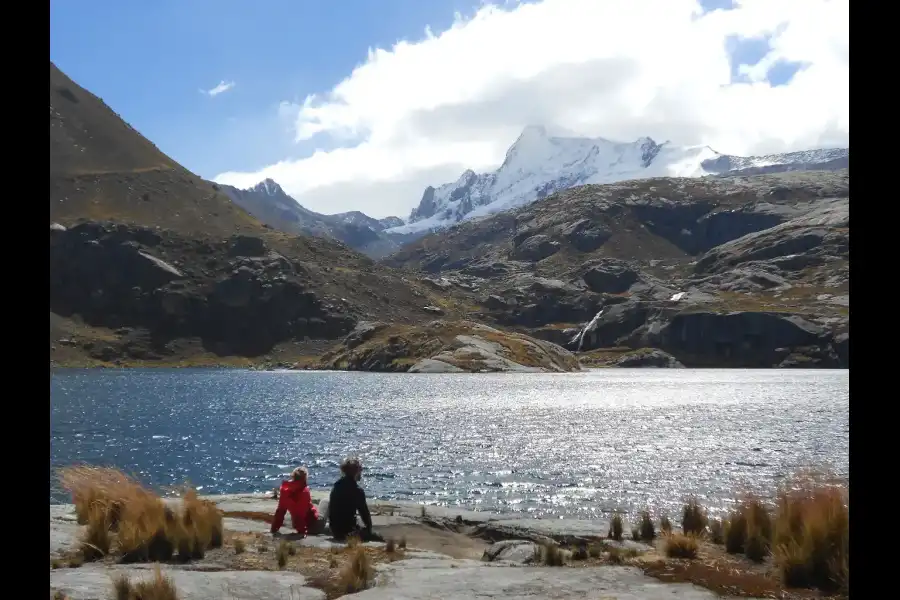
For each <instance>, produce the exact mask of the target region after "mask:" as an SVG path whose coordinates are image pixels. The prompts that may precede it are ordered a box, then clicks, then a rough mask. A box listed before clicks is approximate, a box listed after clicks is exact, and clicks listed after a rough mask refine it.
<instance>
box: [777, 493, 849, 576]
mask: <svg viewBox="0 0 900 600" xmlns="http://www.w3.org/2000/svg"><path fill="white" fill-rule="evenodd" d="M774 529H775V533H774V540H773V544H774V554H775V561H776V564H777V565H778V569H779V571H780V573H781V578H782V580H783V582H784V584H785V585H786V586H788V587H802V588H818V589H820V590H823V591H828V592H831V591H844V592H846V591H848V590H849V586H850V503H849V497H848V493H847V489H846V488H843V487H840V486H836V485H833V484H830V483H828V482H826V481H824V480H821V479H816V478H808V479H807V480H805V481H801V482H800V483H799V485H797V486H795V487H794V488H793V489H785V490H783V491H782V492H781V493H780V494H779V496H778V498H777V503H776V508H775V527H774Z"/></svg>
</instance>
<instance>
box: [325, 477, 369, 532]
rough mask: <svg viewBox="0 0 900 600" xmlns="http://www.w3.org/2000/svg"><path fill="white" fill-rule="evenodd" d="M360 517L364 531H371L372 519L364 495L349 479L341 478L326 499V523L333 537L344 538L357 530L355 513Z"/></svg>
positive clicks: (353, 481) (352, 480)
mask: <svg viewBox="0 0 900 600" xmlns="http://www.w3.org/2000/svg"><path fill="white" fill-rule="evenodd" d="M357 512H359V516H360V517H362V520H363V525H365V528H366V531H369V532H371V531H372V517H371V515H369V506H368V505H367V504H366V493H365V492H364V491H363V489H362V488H361V487H359V485H357V483H356V481H355V480H354V479H353V478H351V477H341V478H340V479H339V480H338V481H337V483H335V484H334V487H333V488H331V496H329V498H328V522H329V523H330V524H331V533H332V535H334V536H335V537H344V536H347V535H348V534H350V533H353V532H354V531H356V530H357V524H356V513H357Z"/></svg>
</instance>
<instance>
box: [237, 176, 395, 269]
mask: <svg viewBox="0 0 900 600" xmlns="http://www.w3.org/2000/svg"><path fill="white" fill-rule="evenodd" d="M219 187H220V189H221V190H222V191H223V192H224V193H225V194H226V195H227V196H228V197H229V198H230V199H231V200H232V201H233V202H234V203H235V204H237V205H238V206H240V207H241V208H243V209H244V210H246V211H247V212H248V213H250V214H251V215H253V216H255V217H256V218H258V219H259V220H261V221H262V222H263V223H266V224H267V225H269V226H271V227H273V228H275V229H278V230H280V231H284V232H287V233H299V234H305V235H312V236H316V237H325V238H332V239H336V240H339V241H341V242H343V243H344V244H347V245H348V246H350V247H351V248H353V249H354V250H358V251H360V252H363V253H364V254H366V255H368V256H369V257H371V258H380V257H382V256H386V255H388V254H390V253H391V252H394V251H396V250H398V249H399V248H400V245H399V244H398V243H397V242H396V241H394V240H392V239H390V238H389V237H388V236H385V235H382V232H383V231H384V230H385V229H387V228H388V227H394V226H397V225H398V224H402V223H403V221H402V220H401V219H399V218H398V217H393V216H391V217H385V218H384V219H376V218H374V217H370V216H369V215H367V214H365V213H363V212H361V211H358V210H354V211H348V212H343V213H336V214H333V215H325V214H322V213H317V212H315V211H312V210H309V209H308V208H306V207H305V206H303V205H302V204H300V203H299V202H298V201H297V200H296V199H295V198H293V197H292V196H290V195H288V193H287V192H285V191H284V188H282V187H281V186H280V185H279V184H278V183H277V182H276V181H275V180H273V179H271V178H266V179H264V180H263V181H261V182H259V183H257V184H256V185H254V186H253V187H250V188H245V189H240V188H237V187H234V186H231V185H220V186H219Z"/></svg>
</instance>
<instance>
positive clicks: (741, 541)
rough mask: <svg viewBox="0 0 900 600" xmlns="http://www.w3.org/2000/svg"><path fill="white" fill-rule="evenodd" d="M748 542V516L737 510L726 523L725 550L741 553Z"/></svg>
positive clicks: (731, 552) (730, 552)
mask: <svg viewBox="0 0 900 600" xmlns="http://www.w3.org/2000/svg"><path fill="white" fill-rule="evenodd" d="M746 542H747V516H746V515H745V514H744V513H743V512H741V511H736V512H734V513H732V514H731V517H729V519H728V521H726V523H725V551H726V552H728V553H729V554H740V553H741V552H743V551H744V545H745V544H746Z"/></svg>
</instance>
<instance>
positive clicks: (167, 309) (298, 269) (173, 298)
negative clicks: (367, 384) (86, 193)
mask: <svg viewBox="0 0 900 600" xmlns="http://www.w3.org/2000/svg"><path fill="white" fill-rule="evenodd" d="M167 242H168V244H170V245H171V244H180V245H181V252H180V256H182V257H188V259H189V260H180V261H179V262H182V263H184V264H183V266H182V265H176V264H172V263H170V262H168V261H166V260H163V259H162V258H161V257H159V256H157V255H156V251H157V248H158V247H160V246H161V245H162V243H163V240H162V236H161V234H159V233H157V232H156V231H153V230H151V229H147V228H142V227H136V226H128V225H102V224H98V223H85V224H80V225H76V226H74V227H71V228H69V229H66V230H60V229H54V228H53V227H51V239H50V305H51V311H53V312H55V313H57V314H60V315H73V314H77V315H80V316H81V317H82V318H83V319H84V320H85V321H86V322H88V323H90V324H92V325H102V326H106V327H110V328H121V327H128V326H132V327H135V326H136V327H142V328H146V330H148V331H149V332H150V335H151V336H152V337H154V338H157V339H160V340H166V339H171V338H173V337H199V338H201V339H203V340H204V343H205V344H207V346H208V347H210V348H212V349H214V351H216V352H217V353H220V354H242V355H257V354H260V353H263V352H266V351H267V350H268V349H270V348H271V347H272V346H273V345H275V344H276V343H278V342H280V341H283V340H286V339H291V338H296V337H301V338H302V337H304V336H309V337H314V338H335V337H338V336H340V335H342V334H345V333H347V332H348V331H350V329H352V327H353V325H354V323H355V319H353V318H352V317H350V316H349V315H344V314H338V313H335V312H332V311H331V310H329V309H328V308H326V306H325V305H324V303H323V302H322V300H321V299H320V298H319V297H318V295H317V294H316V293H315V292H314V291H313V290H312V289H310V287H309V285H308V283H307V282H306V281H305V280H304V277H303V266H302V265H295V264H294V263H292V262H291V261H290V260H288V259H287V258H285V257H284V256H283V255H281V254H279V253H278V252H275V251H272V250H271V249H269V248H267V247H266V245H265V242H264V241H263V240H262V239H260V238H256V237H252V236H247V235H241V236H235V237H234V238H232V239H231V240H226V241H225V242H219V243H215V242H210V241H206V240H197V239H193V240H185V239H180V238H179V239H175V240H171V239H170V240H167ZM200 257H202V260H201V258H200ZM198 263H199V264H198ZM114 353H115V352H114Z"/></svg>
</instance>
